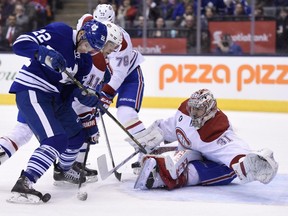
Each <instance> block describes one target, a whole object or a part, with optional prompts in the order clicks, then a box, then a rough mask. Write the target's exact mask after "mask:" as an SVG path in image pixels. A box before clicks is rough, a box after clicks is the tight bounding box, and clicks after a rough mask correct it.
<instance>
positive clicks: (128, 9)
mask: <svg viewBox="0 0 288 216" xmlns="http://www.w3.org/2000/svg"><path fill="white" fill-rule="evenodd" d="M117 12H118V14H117V18H118V19H119V24H120V26H121V27H123V28H129V27H132V26H133V22H134V20H135V18H136V15H137V8H136V7H135V6H133V5H131V3H130V0H124V1H123V4H122V5H120V6H119V8H118V11H117Z"/></svg>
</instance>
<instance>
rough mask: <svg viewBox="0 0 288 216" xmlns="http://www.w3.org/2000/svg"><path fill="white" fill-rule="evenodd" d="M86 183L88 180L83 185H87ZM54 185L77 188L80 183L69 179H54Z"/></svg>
mask: <svg viewBox="0 0 288 216" xmlns="http://www.w3.org/2000/svg"><path fill="white" fill-rule="evenodd" d="M86 184H87V181H86V182H84V183H82V185H86ZM53 185H54V186H56V187H62V188H76V187H78V186H79V184H78V183H77V184H74V183H71V182H68V181H54V183H53Z"/></svg>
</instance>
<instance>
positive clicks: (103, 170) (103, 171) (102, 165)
mask: <svg viewBox="0 0 288 216" xmlns="http://www.w3.org/2000/svg"><path fill="white" fill-rule="evenodd" d="M139 152H140V151H139V150H137V151H135V152H133V153H132V154H131V155H129V156H128V157H127V158H126V159H124V160H123V161H122V162H121V163H119V164H118V165H117V166H115V167H114V168H113V169H111V170H108V167H107V160H106V155H105V154H103V155H101V156H100V157H98V158H97V163H98V169H99V172H100V176H101V179H102V180H105V179H106V178H108V177H109V176H110V175H111V174H113V173H114V172H116V171H117V170H118V169H119V168H120V167H122V166H123V165H124V164H125V163H127V162H128V161H129V160H130V159H132V158H133V157H134V156H135V155H137V154H138V153H139Z"/></svg>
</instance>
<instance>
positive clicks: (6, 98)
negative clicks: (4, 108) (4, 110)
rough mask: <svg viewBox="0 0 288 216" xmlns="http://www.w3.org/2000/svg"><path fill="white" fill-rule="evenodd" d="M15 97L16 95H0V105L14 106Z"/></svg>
mask: <svg viewBox="0 0 288 216" xmlns="http://www.w3.org/2000/svg"><path fill="white" fill-rule="evenodd" d="M14 104H15V95H14V94H0V105H14Z"/></svg>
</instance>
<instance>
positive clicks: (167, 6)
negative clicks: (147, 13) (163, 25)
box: [157, 0, 174, 20]
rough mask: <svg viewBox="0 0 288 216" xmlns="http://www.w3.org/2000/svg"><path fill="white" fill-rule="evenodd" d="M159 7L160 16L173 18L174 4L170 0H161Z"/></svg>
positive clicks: (167, 18)
mask: <svg viewBox="0 0 288 216" xmlns="http://www.w3.org/2000/svg"><path fill="white" fill-rule="evenodd" d="M157 8H158V11H159V16H160V17H163V18H164V19H165V20H172V15H173V10H174V5H173V4H172V3H171V2H170V1H169V0H161V1H160V3H159V5H158V6H157Z"/></svg>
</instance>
